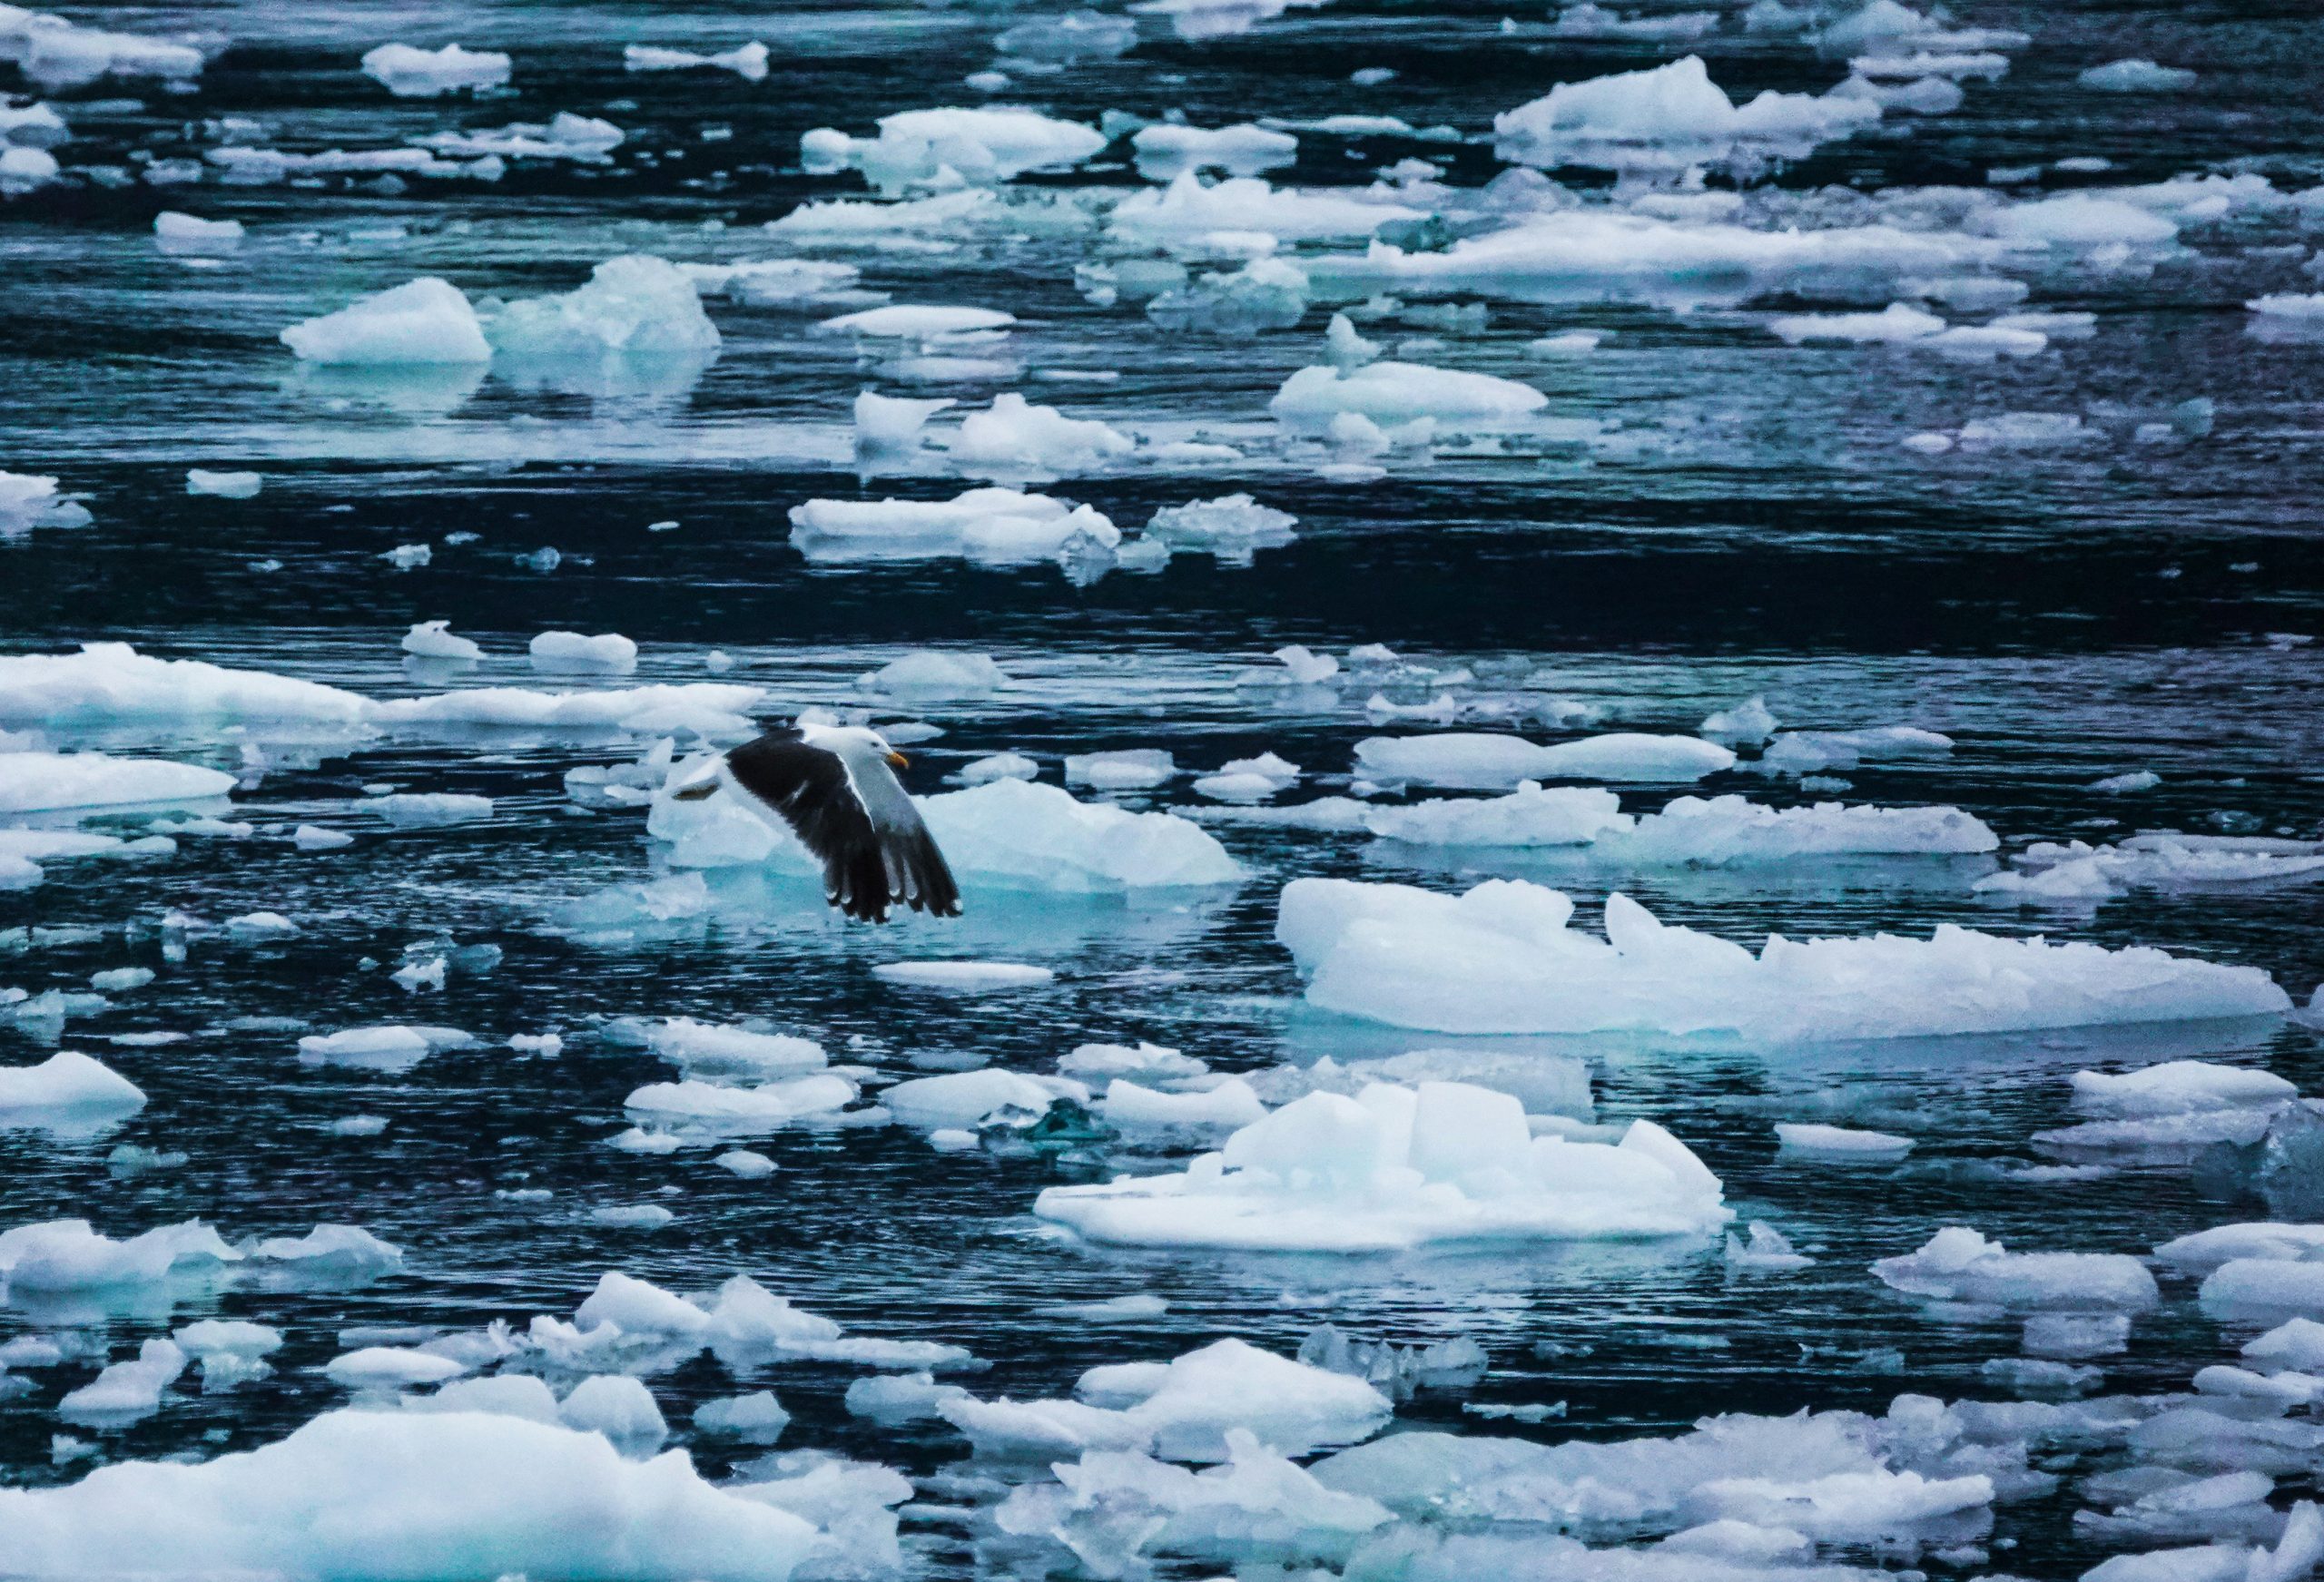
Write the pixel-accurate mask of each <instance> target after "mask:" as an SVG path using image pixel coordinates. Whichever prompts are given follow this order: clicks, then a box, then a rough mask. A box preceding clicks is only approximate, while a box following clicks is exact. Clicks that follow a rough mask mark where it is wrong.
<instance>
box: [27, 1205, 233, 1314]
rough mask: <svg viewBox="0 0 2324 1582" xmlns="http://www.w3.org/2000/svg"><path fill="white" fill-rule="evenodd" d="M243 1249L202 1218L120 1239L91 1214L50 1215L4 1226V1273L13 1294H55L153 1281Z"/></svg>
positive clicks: (228, 1258)
mask: <svg viewBox="0 0 2324 1582" xmlns="http://www.w3.org/2000/svg"><path fill="white" fill-rule="evenodd" d="M240 1259H241V1253H238V1252H236V1251H235V1250H234V1249H233V1248H231V1247H230V1246H228V1245H227V1244H226V1243H225V1241H224V1240H223V1239H222V1237H220V1235H219V1234H218V1233H217V1232H216V1231H213V1230H212V1229H211V1228H210V1227H209V1226H208V1225H206V1224H204V1223H202V1222H201V1221H200V1220H187V1221H185V1222H184V1223H181V1224H174V1225H166V1226H163V1227H162V1228H161V1229H160V1230H153V1231H147V1232H146V1233H144V1234H143V1235H140V1236H132V1237H131V1238H130V1239H129V1240H127V1241H125V1242H116V1241H114V1240H113V1239H112V1238H111V1237H109V1236H104V1235H100V1234H99V1233H97V1232H96V1231H94V1229H92V1228H91V1227H90V1224H89V1222H88V1221H86V1220H46V1221H44V1222H42V1223H38V1224H30V1225H18V1226H16V1227H15V1229H14V1230H10V1231H0V1276H5V1279H6V1281H7V1285H8V1290H9V1292H10V1293H11V1294H12V1295H15V1296H17V1297H22V1296H23V1295H24V1294H25V1293H26V1292H42V1293H44V1294H50V1295H55V1294H60V1293H65V1292H92V1291H105V1290H109V1289H117V1288H121V1287H127V1286H137V1285H153V1284H158V1283H159V1282H162V1281H163V1280H165V1279H167V1278H168V1277H169V1275H170V1273H171V1272H172V1270H173V1269H174V1268H176V1267H177V1266H178V1265H180V1264H185V1265H188V1266H190V1267H195V1268H199V1267H201V1266H202V1265H205V1264H216V1263H235V1262H237V1261H239V1260H240Z"/></svg>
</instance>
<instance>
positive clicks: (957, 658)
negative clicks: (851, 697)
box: [856, 648, 1009, 699]
mask: <svg viewBox="0 0 2324 1582" xmlns="http://www.w3.org/2000/svg"><path fill="white" fill-rule="evenodd" d="M856 684H857V685H858V686H860V687H862V689H863V690H865V691H866V692H875V693H895V694H900V695H908V696H911V697H913V698H928V699H934V698H965V697H980V696H982V695H983V694H984V693H991V692H998V691H999V690H1000V688H1002V687H1004V686H1006V685H1008V684H1009V677H1008V674H1007V673H1005V672H1004V671H1002V669H1001V668H1000V665H998V664H996V663H993V661H992V656H991V655H990V654H987V653H947V652H945V651H943V650H941V649H935V648H921V649H915V650H914V651H913V652H911V653H907V654H905V655H904V656H903V657H902V658H901V659H891V660H890V661H889V662H888V663H886V664H883V665H881V667H880V668H879V669H878V670H875V671H870V672H867V673H865V674H864V675H862V677H861V678H859V679H858V681H857V682H856Z"/></svg>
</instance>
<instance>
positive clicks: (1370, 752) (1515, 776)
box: [1355, 731, 1735, 791]
mask: <svg viewBox="0 0 2324 1582" xmlns="http://www.w3.org/2000/svg"><path fill="white" fill-rule="evenodd" d="M1355 762H1356V767H1357V768H1358V769H1360V770H1361V771H1363V772H1364V774H1365V775H1366V776H1368V777H1370V778H1371V779H1373V780H1375V781H1409V782H1412V783H1415V784H1420V785H1441V786H1456V787H1462V788H1464V789H1472V790H1480V791H1492V790H1501V789H1504V788H1508V787H1513V786H1516V785H1518V784H1520V783H1521V782H1522V781H1529V780H1531V781H1542V780H1564V779H1570V780H1612V781H1649V782H1652V781H1695V780H1700V779H1702V778H1703V777H1704V776H1705V775H1707V774H1715V773H1717V772H1718V771H1720V770H1723V769H1728V768H1730V767H1732V766H1733V764H1734V762H1735V754H1734V753H1733V752H1731V751H1729V750H1728V749H1727V748H1725V747H1721V746H1720V745H1718V743H1717V742H1706V741H1703V740H1702V739H1701V738H1699V737H1695V736H1649V735H1641V734H1638V733H1635V732H1615V733H1613V734H1610V735H1605V736H1587V737H1583V738H1581V740H1579V741H1574V742H1558V743H1556V744H1554V745H1551V746H1543V745H1541V744H1540V743H1538V742H1528V741H1526V740H1525V739H1524V738H1523V737H1521V736H1502V735H1492V734H1486V733H1483V732H1458V731H1447V732H1438V733H1436V734H1433V735H1428V736H1367V737H1365V738H1364V740H1363V741H1361V742H1357V743H1356V744H1355Z"/></svg>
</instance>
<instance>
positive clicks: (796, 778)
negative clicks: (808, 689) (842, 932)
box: [726, 732, 960, 923]
mask: <svg viewBox="0 0 2324 1582" xmlns="http://www.w3.org/2000/svg"><path fill="white" fill-rule="evenodd" d="M726 768H727V771H728V772H729V773H730V774H732V775H733V776H734V783H735V784H737V785H739V786H741V787H742V788H743V790H744V791H748V792H749V793H750V794H751V795H752V796H753V797H756V798H757V799H758V800H759V801H762V802H763V803H765V804H766V805H767V806H768V807H769V808H771V809H773V811H775V813H777V814H778V815H780V816H781V818H782V819H783V822H784V823H786V824H788V825H790V826H791V829H792V831H793V833H794V834H796V835H797V836H798V837H799V839H800V841H801V842H802V843H803V845H805V847H806V848H807V850H810V851H812V852H813V853H814V854H815V855H816V857H817V858H819V859H820V860H822V865H823V895H824V898H825V899H828V900H829V901H830V902H831V903H832V905H833V906H835V907H837V908H838V909H840V910H841V911H842V912H844V913H846V914H847V915H848V916H849V917H851V918H861V919H865V920H867V921H870V922H874V923H884V922H886V921H887V920H888V909H889V907H890V906H891V904H894V903H897V902H901V903H902V904H903V905H905V906H908V907H910V908H911V909H912V910H914V911H925V912H932V913H934V914H935V915H936V916H938V917H940V918H957V917H959V916H960V886H959V885H958V884H956V883H954V882H953V879H952V870H951V869H950V867H948V866H947V865H946V863H945V861H944V854H943V853H942V852H941V851H940V850H937V848H936V842H935V840H933V839H932V838H931V836H930V835H929V833H928V826H927V825H926V824H924V823H922V822H921V817H920V811H919V809H917V808H915V807H914V806H913V805H912V802H911V798H910V797H908V796H905V795H904V794H903V793H902V788H901V787H893V791H894V794H892V795H881V794H880V791H885V790H887V789H889V788H884V787H883V788H879V790H875V791H872V793H871V794H870V795H866V794H865V788H860V787H858V786H857V785H856V783H855V781H854V778H853V777H852V775H850V774H849V772H848V768H847V764H846V763H845V762H843V761H842V759H841V758H840V756H839V754H837V753H835V752H830V751H829V750H827V749H825V748H822V747H811V746H809V745H807V743H805V742H802V741H801V740H799V738H798V737H797V736H796V735H795V734H792V733H786V732H773V733H770V734H768V735H765V736H762V737H760V738H759V739H758V740H757V741H755V742H751V743H749V744H748V745H746V746H743V747H737V748H735V749H734V751H733V752H729V753H728V754H727V755H726ZM885 772H886V771H885V770H884V768H883V769H882V770H881V773H882V774H883V775H884V774H885ZM889 779H890V780H891V782H892V779H893V777H892V776H890V777H889Z"/></svg>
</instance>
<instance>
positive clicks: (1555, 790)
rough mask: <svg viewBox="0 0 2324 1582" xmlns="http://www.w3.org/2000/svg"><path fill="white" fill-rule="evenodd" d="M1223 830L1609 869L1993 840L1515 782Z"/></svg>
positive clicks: (1855, 812) (1888, 822)
mask: <svg viewBox="0 0 2324 1582" xmlns="http://www.w3.org/2000/svg"><path fill="white" fill-rule="evenodd" d="M1203 817H1204V818H1205V819H1206V820H1209V821H1214V822H1222V823H1252V824H1285V825H1289V826H1291V827H1293V828H1297V829H1315V830H1350V831H1356V830H1361V831H1363V832H1364V833H1367V834H1369V835H1371V836H1372V837H1373V838H1374V839H1375V840H1395V841H1401V842H1403V843H1404V844H1406V845H1411V846H1445V847H1502V848H1538V847H1571V848H1587V849H1588V854H1589V856H1590V860H1592V861H1594V862H1602V863H1606V864H1610V865H1615V864H1619V865H1627V866H1632V867H1641V868H1643V867H1651V866H1658V865H1662V864H1672V865H1676V864H1689V865H1694V866H1700V867H1716V866H1721V865H1725V864H1730V863H1731V864H1748V863H1755V862H1783V861H1788V860H1791V859H1794V858H1798V857H1840V856H1866V857H1870V856H1886V857H1898V856H1948V857H1949V856H1963V855H1974V854H1976V853H1980V852H1986V851H1991V850H1994V848H1995V847H1996V846H1998V845H2000V843H2001V841H2000V838H1999V837H1998V836H1996V835H1995V834H1994V832H1993V830H1991V829H1989V828H1988V827H1987V826H1986V825H1985V823H1984V820H1981V819H1978V818H1975V817H1974V816H1973V815H1971V814H1968V813H1965V812H1963V811H1961V810H1960V809H1959V808H1950V807H1936V808H1882V807H1870V806H1849V805H1846V804H1843V803H1840V802H1817V803H1815V804H1814V805H1812V806H1809V807H1804V808H1771V807H1767V806H1765V805H1763V804H1761V803H1758V802H1754V801H1749V800H1748V799H1746V798H1744V797H1741V796H1737V795H1732V794H1730V795H1728V796H1720V797H1709V798H1705V797H1676V798H1673V799H1672V800H1671V801H1669V802H1667V803H1665V804H1664V805H1663V808H1662V811H1660V812H1659V813H1646V814H1642V815H1640V814H1630V813H1625V812H1623V811H1621V800H1620V798H1619V797H1617V796H1616V795H1615V794H1614V793H1613V792H1612V791H1606V790H1603V789H1600V788H1599V787H1596V786H1553V787H1544V786H1542V785H1541V782H1540V781H1530V780H1529V781H1520V782H1519V784H1518V787H1517V789H1516V790H1515V791H1512V792H1511V793H1510V794H1509V795H1507V796H1501V797H1432V798H1427V799H1423V800H1422V801H1412V802H1404V803H1393V802H1377V801H1358V800H1357V799H1355V798H1354V797H1324V798H1320V799H1318V800H1316V801H1311V802H1295V803H1293V804H1291V805H1289V806H1286V807H1280V808H1233V809H1208V810H1206V811H1205V812H1204V814H1203Z"/></svg>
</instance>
